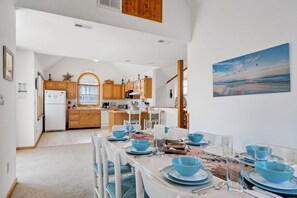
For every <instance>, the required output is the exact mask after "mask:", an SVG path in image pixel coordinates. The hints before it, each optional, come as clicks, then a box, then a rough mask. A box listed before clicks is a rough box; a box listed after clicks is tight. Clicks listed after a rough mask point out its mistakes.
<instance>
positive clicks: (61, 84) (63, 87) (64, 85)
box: [55, 81, 67, 90]
mask: <svg viewBox="0 0 297 198" xmlns="http://www.w3.org/2000/svg"><path fill="white" fill-rule="evenodd" d="M55 83H56V90H66V89H67V82H63V81H56V82H55Z"/></svg>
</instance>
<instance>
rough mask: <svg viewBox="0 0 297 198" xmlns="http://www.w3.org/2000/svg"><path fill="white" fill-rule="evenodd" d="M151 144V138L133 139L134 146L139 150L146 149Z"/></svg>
mask: <svg viewBox="0 0 297 198" xmlns="http://www.w3.org/2000/svg"><path fill="white" fill-rule="evenodd" d="M150 144H151V143H150V141H149V140H133V141H132V146H133V147H134V148H135V149H136V150H137V151H145V150H146V149H147V148H148V147H149V146H150Z"/></svg>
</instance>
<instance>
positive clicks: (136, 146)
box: [125, 139, 156, 157]
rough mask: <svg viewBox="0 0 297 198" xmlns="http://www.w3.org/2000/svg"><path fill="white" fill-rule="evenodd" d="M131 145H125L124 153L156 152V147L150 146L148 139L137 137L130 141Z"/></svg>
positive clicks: (144, 153)
mask: <svg viewBox="0 0 297 198" xmlns="http://www.w3.org/2000/svg"><path fill="white" fill-rule="evenodd" d="M131 144H132V145H131V146H127V147H125V151H126V153H128V154H130V155H135V157H136V156H138V157H139V156H146V157H147V156H152V155H155V154H156V148H155V147H152V146H151V142H150V141H149V140H144V139H137V140H132V141H131Z"/></svg>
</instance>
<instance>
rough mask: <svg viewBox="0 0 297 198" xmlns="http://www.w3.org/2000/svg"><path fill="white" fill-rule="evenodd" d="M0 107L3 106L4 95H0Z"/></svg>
mask: <svg viewBox="0 0 297 198" xmlns="http://www.w3.org/2000/svg"><path fill="white" fill-rule="evenodd" d="M0 105H4V95H3V94H0Z"/></svg>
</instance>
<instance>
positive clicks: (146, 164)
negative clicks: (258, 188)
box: [100, 132, 253, 198]
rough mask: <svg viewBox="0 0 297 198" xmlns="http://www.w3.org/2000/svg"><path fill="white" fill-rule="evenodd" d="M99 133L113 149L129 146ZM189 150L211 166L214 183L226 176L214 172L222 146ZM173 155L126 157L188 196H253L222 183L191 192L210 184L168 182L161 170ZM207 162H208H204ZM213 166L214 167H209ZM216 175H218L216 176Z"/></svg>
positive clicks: (132, 164)
mask: <svg viewBox="0 0 297 198" xmlns="http://www.w3.org/2000/svg"><path fill="white" fill-rule="evenodd" d="M100 135H101V136H102V137H103V138H105V139H106V142H107V143H108V144H110V145H111V146H112V147H114V148H115V149H125V148H127V147H129V146H131V141H108V140H107V137H108V136H110V135H111V133H109V132H102V133H100ZM189 148H190V152H189V153H188V154H187V155H190V156H198V157H199V158H200V157H201V160H202V161H203V162H205V163H204V165H206V167H205V168H208V169H210V170H212V168H213V171H211V172H213V175H214V176H213V178H212V183H213V184H214V185H215V184H217V183H219V182H221V181H225V180H224V179H223V177H226V176H225V175H226V172H225V170H223V171H224V172H223V173H222V170H221V171H220V170H219V171H218V172H215V169H216V168H217V167H219V164H220V160H219V158H217V157H214V156H220V154H221V153H222V147H221V146H209V147H206V148H203V152H201V148H199V147H194V146H190V147H189ZM201 153H203V156H199V155H202V154H201ZM205 153H208V155H209V156H210V162H209V160H208V161H207V159H206V158H203V157H205ZM211 156H213V158H211ZM174 157H177V155H175V154H163V155H150V156H141V157H139V156H138V157H136V156H134V155H129V154H127V159H128V162H129V164H130V165H131V166H135V167H141V168H142V169H145V170H146V171H148V172H149V173H150V174H152V175H153V176H154V177H156V178H157V179H158V180H159V181H160V182H161V183H163V184H164V185H166V186H169V187H171V188H172V189H175V190H177V191H179V192H181V193H182V194H186V195H188V196H189V197H197V196H199V197H208V198H217V197H220V198H223V197H228V198H238V197H241V198H245V197H247V198H250V197H253V196H251V195H249V194H247V193H243V192H231V191H228V189H227V185H224V186H223V188H222V189H220V190H215V188H210V189H207V190H203V191H201V192H199V193H192V190H193V189H195V188H197V187H199V188H200V187H201V188H203V187H205V186H209V185H210V184H206V185H204V186H203V185H202V186H186V185H180V184H175V183H173V182H170V181H168V180H166V179H165V178H164V177H163V176H162V173H161V170H162V169H163V168H164V167H167V166H169V165H171V164H172V159H173V158H174ZM206 162H209V163H206ZM207 166H208V167H207ZM211 166H214V167H211ZM220 174H221V176H223V177H218V176H220ZM216 175H218V176H216Z"/></svg>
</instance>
